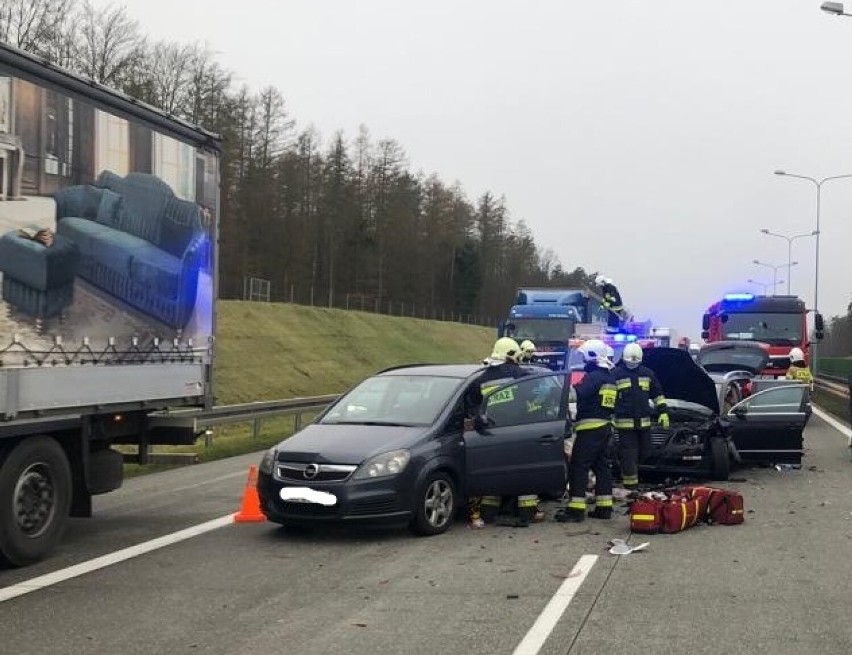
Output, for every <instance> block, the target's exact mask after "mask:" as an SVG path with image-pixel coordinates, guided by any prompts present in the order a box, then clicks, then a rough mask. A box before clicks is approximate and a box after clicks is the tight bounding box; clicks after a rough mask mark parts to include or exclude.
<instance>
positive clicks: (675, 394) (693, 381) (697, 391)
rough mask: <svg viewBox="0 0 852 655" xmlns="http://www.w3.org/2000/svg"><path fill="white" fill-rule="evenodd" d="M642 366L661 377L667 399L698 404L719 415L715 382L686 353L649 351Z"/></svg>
mask: <svg viewBox="0 0 852 655" xmlns="http://www.w3.org/2000/svg"><path fill="white" fill-rule="evenodd" d="M642 364H644V365H645V366H647V367H648V368H650V369H651V370H652V371H654V373H655V374H656V375H657V378H658V379H659V381H660V384H661V385H662V387H663V393H664V394H665V396H666V398H673V399H676V400H685V401H687V402H690V403H697V404H699V405H703V406H704V407H706V408H708V409H709V410H711V411H713V412H714V413H715V414H719V397H718V395H717V394H716V385H715V383H714V382H713V380H712V379H711V378H710V376H709V375H707V371H705V370H704V369H703V368H701V367H700V366H699V365H698V364H696V363H695V361H694V360H693V359H692V356H691V355H690V354H689V353H688V352H687V351H686V350H682V349H680V348H648V349H647V350H645V354H644V357H643V359H642Z"/></svg>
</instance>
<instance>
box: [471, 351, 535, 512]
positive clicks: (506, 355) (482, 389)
mask: <svg viewBox="0 0 852 655" xmlns="http://www.w3.org/2000/svg"><path fill="white" fill-rule="evenodd" d="M520 358H521V347H520V346H519V345H518V342H517V341H515V340H514V339H511V338H509V337H503V338H501V339H497V341H496V342H495V343H494V348H492V352H491V355H490V356H489V357H486V358H485V359H484V360H482V363H483V364H485V365H486V366H487V367H488V368H486V369H485V370H484V371H483V372H482V373H481V374H480V376H479V377H478V378H477V379H476V381H475V382H474V384H473V385H471V388H470V390H469V391H468V393H467V395H466V397H465V404H466V413H467V416H468V417H470V418H472V419H473V421H474V425H475V426H476V427H477V429H482V428H484V427H487V419H486V417H485V416H484V410H485V398H486V396H487V395H488V391H489V386H492V385H489V383H490V382H494V381H497V380H509V379H517V378H521V377H524V376H525V375H528V373H527V371H525V370H524V369H523V368H521V367H520V366H519V365H518V361H519V360H520ZM508 505H512V506H513V507H512V509H513V508H514V506H517V508H518V509H519V510H521V509H522V505H523V512H520V511H519V512H518V514H517V516H513V517H511V518H510V519H509V520H506V519H504V520H503V521H501V522H503V523H506V524H510V525H515V524H517V525H519V526H522V525H523V524H524V523H525V521H524V520H523V517H524V516H526V515H527V514H530V513H535V511H536V508H537V506H538V498H537V497H536V496H531V497H527V496H519V497H518V498H517V499H505V501H504V499H501V498H500V497H498V496H483V497H481V498H471V499H470V500H469V501H468V515H469V517H470V525H471V527H472V528H482V527H484V526H485V519H486V518H487V519H488V520H492V519H495V520H496V519H497V516H498V514H499V513H500V511H501V507H503V506H508ZM529 507H531V508H532V509H531V510H530V509H529ZM526 523H527V524H528V520H527V521H526Z"/></svg>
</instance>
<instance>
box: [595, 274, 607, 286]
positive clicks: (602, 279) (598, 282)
mask: <svg viewBox="0 0 852 655" xmlns="http://www.w3.org/2000/svg"><path fill="white" fill-rule="evenodd" d="M604 284H606V277H605V276H603V275H598V276H597V277H596V278H595V286H597V287H602V286H603V285H604Z"/></svg>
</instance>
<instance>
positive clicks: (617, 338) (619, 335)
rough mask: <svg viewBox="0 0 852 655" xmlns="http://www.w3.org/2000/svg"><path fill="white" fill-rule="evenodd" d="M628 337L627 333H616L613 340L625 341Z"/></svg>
mask: <svg viewBox="0 0 852 655" xmlns="http://www.w3.org/2000/svg"><path fill="white" fill-rule="evenodd" d="M626 338H627V335H626V334H616V335H615V336H614V337H613V341H619V342H620V341H624V340H625V339H626Z"/></svg>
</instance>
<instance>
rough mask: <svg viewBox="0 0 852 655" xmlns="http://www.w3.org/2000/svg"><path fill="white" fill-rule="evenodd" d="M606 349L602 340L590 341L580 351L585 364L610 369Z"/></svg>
mask: <svg viewBox="0 0 852 655" xmlns="http://www.w3.org/2000/svg"><path fill="white" fill-rule="evenodd" d="M606 348H607V346H606V344H605V343H604V342H603V341H601V340H600V339H589V340H588V341H586V342H585V343H584V344H583V345H582V346H580V347H579V349H578V350H579V351H580V354H581V355H583V362H584V363H586V364H588V363H589V362H593V363H595V364H597V365H598V366H601V367H607V368H608V364H607V358H606Z"/></svg>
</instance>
